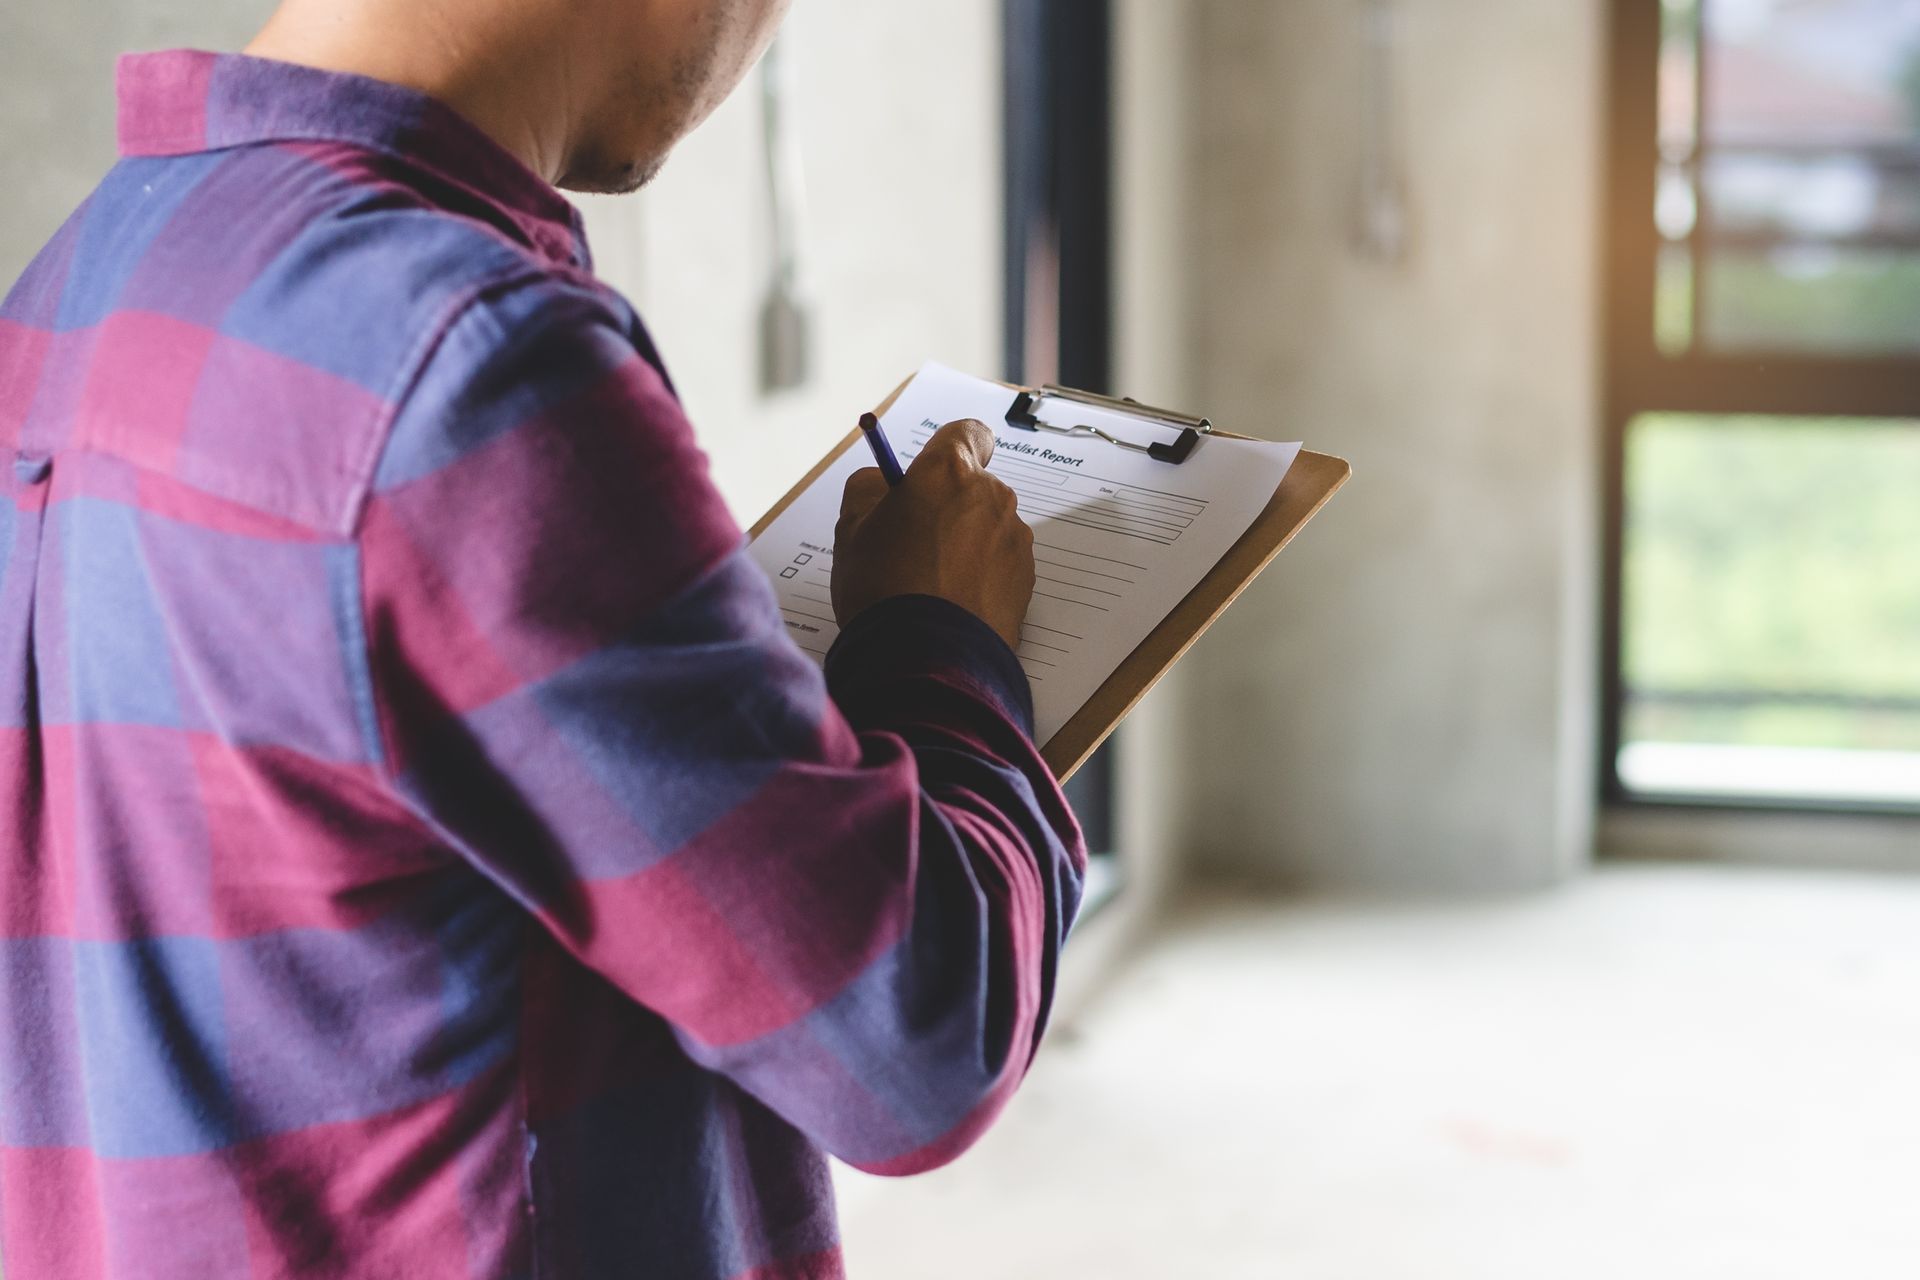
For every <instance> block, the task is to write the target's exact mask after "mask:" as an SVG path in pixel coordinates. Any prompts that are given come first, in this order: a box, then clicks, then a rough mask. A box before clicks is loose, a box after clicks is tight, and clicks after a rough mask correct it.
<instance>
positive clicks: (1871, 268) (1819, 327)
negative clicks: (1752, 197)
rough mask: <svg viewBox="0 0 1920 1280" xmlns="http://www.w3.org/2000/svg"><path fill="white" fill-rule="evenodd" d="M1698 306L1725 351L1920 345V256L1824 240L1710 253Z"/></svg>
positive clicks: (1845, 350)
mask: <svg viewBox="0 0 1920 1280" xmlns="http://www.w3.org/2000/svg"><path fill="white" fill-rule="evenodd" d="M1700 310H1701V313H1702V314H1701V317H1700V320H1701V328H1702V329H1703V330H1704V332H1705V333H1706V335H1707V337H1708V339H1709V340H1710V341H1711V342H1712V343H1713V344H1714V345H1715V346H1716V347H1719V348H1722V349H1725V348H1740V349H1747V350H1761V351H1778V350H1782V349H1789V348H1790V349H1793V350H1796V351H1801V352H1806V353H1811V354H1816V355H1836V356H1840V355H1858V354H1863V353H1867V352H1874V351H1880V352H1886V351H1893V350H1898V349H1902V348H1911V347H1915V346H1920V255H1916V254H1907V253H1898V252H1882V251H1878V250H1870V249H1836V248H1830V247H1827V246H1824V245H1804V246H1787V247H1782V248H1777V249H1774V250H1772V251H1770V252H1755V251H1751V250H1729V251H1723V252H1719V253H1713V254H1709V255H1708V257H1707V262H1706V267H1705V271H1704V274H1703V276H1702V279H1701V294H1700Z"/></svg>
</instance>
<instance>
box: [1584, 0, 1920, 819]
mask: <svg viewBox="0 0 1920 1280" xmlns="http://www.w3.org/2000/svg"><path fill="white" fill-rule="evenodd" d="M1662 35H1663V8H1662V4H1661V0H1612V3H1611V5H1610V13H1609V39H1608V46H1609V47H1608V60H1607V71H1608V76H1607V83H1608V86H1609V103H1608V113H1607V144H1606V157H1605V175H1604V181H1605V186H1604V191H1605V193H1606V194H1605V205H1604V208H1603V211H1602V212H1603V219H1602V226H1603V238H1604V243H1603V246H1602V263H1603V274H1602V277H1601V278H1602V282H1603V288H1602V291H1601V292H1602V297H1603V316H1602V344H1603V357H1602V365H1603V387H1602V395H1601V400H1602V404H1601V413H1602V424H1603V450H1604V452H1603V468H1602V472H1603V485H1604V491H1603V512H1604V529H1603V534H1602V548H1603V563H1602V575H1601V576H1602V590H1603V600H1602V609H1601V613H1602V633H1601V671H1600V695H1601V706H1600V726H1601V734H1600V760H1599V774H1600V776H1599V791H1600V797H1601V800H1602V802H1603V803H1604V804H1605V805H1607V806H1609V807H1619V808H1647V809H1662V810H1672V809H1699V810H1711V811H1714V812H1721V813H1724V812H1741V811H1745V812H1758V813H1781V812H1796V813H1812V814H1834V815H1854V814H1913V813H1915V812H1920V809H1917V808H1916V807H1915V806H1912V805H1907V804H1895V803H1887V804H1878V803H1871V802H1862V801H1822V800H1817V799H1808V798H1802V797H1794V796H1782V797H1780V798H1779V799H1777V800H1775V799H1771V798H1767V797H1753V796H1741V797H1737V798H1735V797H1720V796H1710V795H1700V796H1689V795H1666V794H1660V795H1648V794H1646V793H1642V792H1634V791H1631V790H1629V789H1628V788H1627V787H1626V786H1625V784H1624V783H1623V782H1622V780H1621V778H1620V773H1619V757H1620V749H1621V746H1622V731H1623V720H1624V709H1625V694H1626V691H1627V690H1626V673H1625V669H1624V665H1623V661H1624V634H1623V625H1624V622H1625V612H1624V599H1623V594H1624V593H1623V584H1624V574H1625V560H1626V555H1625V553H1626V542H1625V537H1626V458H1627V443H1628V442H1627V435H1628V430H1629V428H1630V427H1631V425H1632V424H1633V422H1634V421H1635V420H1636V419H1638V418H1640V417H1641V416H1642V415H1645V414H1649V413H1695V414H1712V415H1719V414H1726V415H1736V414H1738V415H1751V416H1756V417H1762V418H1765V417H1780V418H1789V417H1801V418H1806V417H1820V418H1877V419H1912V420H1920V355H1916V356H1912V357H1908V356H1898V355H1888V356H1877V355H1876V356H1860V357H1847V356H1823V355H1807V354H1801V353H1793V352H1780V353H1767V352H1752V353H1745V352H1741V353H1725V352H1714V351H1711V350H1706V349H1703V347H1702V344H1700V343H1698V342H1695V343H1693V344H1690V345H1689V348H1688V350H1687V351H1686V352H1685V353H1684V354H1667V353H1663V352H1662V351H1661V350H1660V349H1659V347H1658V344H1657V342H1656V334H1655V328H1654V314H1655V288H1656V271H1657V267H1658V257H1659V252H1660V249H1661V246H1662V245H1663V243H1665V242H1664V240H1663V237H1662V236H1661V234H1660V231H1659V228H1658V225H1657V224H1656V222H1655V219H1654V208H1655V192H1656V183H1657V175H1658V173H1659V168H1660V164H1661V153H1660V145H1659V111H1660V58H1661V51H1662ZM1702 96H1703V97H1704V94H1703V95H1702ZM1697 258H1698V255H1697V254H1696V263H1695V272H1696V281H1697V279H1698V272H1699V271H1700V270H1701V269H1702V267H1701V264H1700V262H1699V261H1698V260H1697ZM1697 296H1698V295H1697V284H1696V297H1697ZM1698 325H1699V315H1698V313H1697V310H1696V314H1695V326H1696V329H1697V328H1698Z"/></svg>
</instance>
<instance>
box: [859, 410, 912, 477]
mask: <svg viewBox="0 0 1920 1280" xmlns="http://www.w3.org/2000/svg"><path fill="white" fill-rule="evenodd" d="M860 434H861V435H863V436H865V437H866V438H867V447H868V448H869V449H872V450H873V460H874V462H875V464H876V465H878V466H879V468H880V474H881V475H883V476H885V477H886V478H887V483H888V484H890V485H897V484H899V483H900V482H901V481H902V480H905V479H906V478H907V473H906V472H904V471H902V470H901V469H900V459H898V458H896V457H894V456H893V446H892V445H890V444H888V443H887V433H886V432H884V431H882V430H881V429H880V419H878V418H876V417H874V416H873V415H872V414H870V413H863V414H861V415H860Z"/></svg>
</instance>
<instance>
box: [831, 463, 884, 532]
mask: <svg viewBox="0 0 1920 1280" xmlns="http://www.w3.org/2000/svg"><path fill="white" fill-rule="evenodd" d="M886 496H887V478H886V476H885V475H883V474H881V472H880V469H879V468H878V467H867V468H865V469H863V470H860V471H856V472H854V473H853V474H852V475H850V476H848V477H847V487H846V490H845V492H843V493H842V494H841V495H840V518H841V519H842V520H859V519H863V518H865V516H866V515H867V513H869V512H870V511H872V510H873V509H874V508H875V507H877V506H879V505H880V499H882V498H884V497H886Z"/></svg>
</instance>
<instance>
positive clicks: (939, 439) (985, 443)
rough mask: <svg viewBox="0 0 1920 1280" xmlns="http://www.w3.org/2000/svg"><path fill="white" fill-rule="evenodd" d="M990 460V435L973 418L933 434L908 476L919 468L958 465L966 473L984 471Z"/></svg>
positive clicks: (954, 423) (981, 424) (982, 424)
mask: <svg viewBox="0 0 1920 1280" xmlns="http://www.w3.org/2000/svg"><path fill="white" fill-rule="evenodd" d="M992 461H993V432H992V430H990V429H989V428H988V426H987V424H986V423H984V422H980V421H977V420H975V419H973V418H965V419H962V420H961V421H959V422H949V423H948V424H947V425H946V426H944V427H942V428H940V429H939V430H938V431H936V432H934V433H933V438H932V439H931V440H929V441H927V444H926V447H925V448H923V449H922V450H920V456H919V457H917V458H915V459H914V460H913V466H912V467H911V468H909V472H908V473H909V474H911V473H912V472H914V471H918V470H920V468H921V467H923V466H926V467H952V466H959V467H961V468H964V469H965V470H968V471H981V470H985V469H986V466H987V464H988V463H990V462H992Z"/></svg>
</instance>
